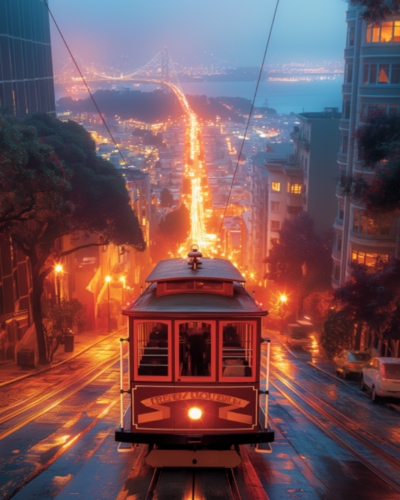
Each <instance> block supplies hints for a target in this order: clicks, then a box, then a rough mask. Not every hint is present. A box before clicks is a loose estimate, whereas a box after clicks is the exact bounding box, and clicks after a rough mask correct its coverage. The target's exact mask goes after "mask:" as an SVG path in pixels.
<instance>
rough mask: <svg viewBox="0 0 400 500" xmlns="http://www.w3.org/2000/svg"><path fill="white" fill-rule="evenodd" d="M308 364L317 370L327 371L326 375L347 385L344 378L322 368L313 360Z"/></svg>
mask: <svg viewBox="0 0 400 500" xmlns="http://www.w3.org/2000/svg"><path fill="white" fill-rule="evenodd" d="M307 364H308V365H310V366H312V367H313V368H315V369H316V370H319V371H320V372H322V373H325V375H328V377H331V378H333V379H334V380H336V382H340V383H341V384H344V385H345V386H346V387H347V384H346V382H345V381H344V380H342V379H341V378H339V377H337V376H336V375H332V373H329V372H327V371H325V370H323V369H322V368H320V367H319V366H317V365H316V364H314V363H312V362H311V361H307Z"/></svg>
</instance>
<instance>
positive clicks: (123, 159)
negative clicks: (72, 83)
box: [43, 0, 167, 244]
mask: <svg viewBox="0 0 400 500" xmlns="http://www.w3.org/2000/svg"><path fill="white" fill-rule="evenodd" d="M43 1H44V4H45V5H46V7H47V10H48V12H49V14H50V17H51V18H52V20H53V22H54V25H55V27H56V28H57V31H58V33H59V35H60V37H61V39H62V41H63V42H64V45H65V48H66V49H67V51H68V53H69V55H70V57H71V59H72V61H73V63H74V65H75V68H76V69H77V71H78V73H79V75H80V77H81V79H82V82H83V83H84V85H85V87H86V89H87V91H88V93H89V95H90V98H91V99H92V101H93V104H94V106H95V108H96V110H97V112H98V114H99V116H100V118H101V120H102V122H103V125H104V126H105V127H106V129H107V132H108V134H109V136H110V137H111V140H112V142H113V143H114V146H115V148H116V149H117V150H118V153H119V155H120V157H121V158H122V161H123V162H124V165H127V162H126V160H125V158H124V156H123V154H122V152H121V150H120V149H119V147H118V144H117V142H116V140H115V138H114V136H113V134H112V132H111V130H110V129H109V127H108V125H107V123H106V121H105V119H104V116H103V115H102V113H101V111H100V109H99V107H98V105H97V102H96V100H95V98H94V96H93V94H92V92H91V90H90V88H89V86H88V84H87V82H86V80H85V77H84V76H83V74H82V72H81V70H80V68H79V66H78V63H77V62H76V59H75V57H74V56H73V54H72V52H71V49H70V48H69V45H68V43H67V41H66V40H65V38H64V35H63V34H62V32H61V29H60V27H59V26H58V24H57V22H56V20H55V18H54V16H53V13H52V11H51V10H50V7H49V4H48V3H47V0H43ZM157 55H158V54H157ZM155 57H157V56H155ZM133 182H134V184H135V186H136V189H137V190H138V191H139V193H140V189H139V186H138V185H137V183H136V179H135V177H134V176H133ZM149 213H150V215H151V217H152V219H153V220H154V222H155V224H156V227H157V229H158V232H159V233H160V234H161V236H162V238H164V240H167V238H166V237H165V236H164V235H163V233H162V231H161V229H160V226H159V225H158V223H157V221H156V219H155V217H154V215H153V214H152V212H151V204H150V207H149ZM138 220H139V217H138ZM149 244H150V242H149Z"/></svg>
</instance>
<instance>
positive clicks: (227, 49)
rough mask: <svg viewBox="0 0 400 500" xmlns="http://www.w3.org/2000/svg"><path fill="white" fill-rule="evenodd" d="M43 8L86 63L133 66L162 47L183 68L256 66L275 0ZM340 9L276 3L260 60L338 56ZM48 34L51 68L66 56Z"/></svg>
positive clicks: (85, 2) (54, 2) (314, 1)
mask: <svg viewBox="0 0 400 500" xmlns="http://www.w3.org/2000/svg"><path fill="white" fill-rule="evenodd" d="M50 8H51V9H52V11H53V14H54V16H55V18H56V21H57V22H58V24H59V25H60V28H61V30H62V31H63V34H64V36H65V38H66V39H67V42H68V43H69V45H70V47H71V49H72V52H73V54H74V55H75V56H80V57H81V58H82V59H83V60H85V61H87V62H92V61H101V60H103V61H104V62H105V63H106V64H108V63H109V62H110V61H113V62H114V64H115V67H118V66H121V67H126V68H133V69H134V68H137V67H140V66H141V65H143V64H144V63H146V62H147V61H148V60H150V59H151V58H152V57H153V56H154V55H155V54H156V53H157V52H159V51H160V50H161V49H162V48H163V47H164V46H166V47H167V48H168V50H169V51H170V54H171V57H172V59H173V60H174V61H175V62H177V63H180V64H187V65H188V66H194V65H198V64H205V65H210V64H211V63H212V62H221V61H224V62H225V61H226V64H227V65H229V66H259V65H260V63H261V60H262V55H263V52H264V49H265V44H266V40H267V37H268V31H269V28H270V23H271V20H272V15H273V11H274V8H275V0H243V1H239V0H229V1H228V0H197V1H194V0H113V1H110V0H67V1H66V0H50ZM346 8H347V4H346V3H345V1H344V0H280V6H279V9H278V14H277V18H276V22H275V26H274V31H273V34H272V38H271V44H270V48H269V52H268V56H267V61H268V62H271V63H279V62H283V63H290V62H302V61H316V62H317V61H318V62H319V61H324V60H334V61H341V60H342V59H343V49H344V43H345V33H346V23H345V11H346ZM51 32H52V44H53V59H54V60H55V68H59V67H60V66H61V65H62V64H64V63H66V62H67V61H68V56H67V53H66V51H65V49H64V47H63V45H62V43H61V41H60V37H59V35H58V33H57V32H56V30H55V29H54V26H53V23H52V22H51ZM119 62H121V63H122V64H121V65H120V64H119Z"/></svg>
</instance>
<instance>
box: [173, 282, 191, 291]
mask: <svg viewBox="0 0 400 500" xmlns="http://www.w3.org/2000/svg"><path fill="white" fill-rule="evenodd" d="M166 285H167V287H166V288H167V290H194V282H193V281H168V282H167V283H166Z"/></svg>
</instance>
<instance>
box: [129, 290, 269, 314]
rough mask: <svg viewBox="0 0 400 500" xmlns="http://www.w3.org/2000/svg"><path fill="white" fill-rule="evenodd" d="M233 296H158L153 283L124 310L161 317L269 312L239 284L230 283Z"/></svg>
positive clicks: (203, 294)
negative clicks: (261, 307)
mask: <svg viewBox="0 0 400 500" xmlns="http://www.w3.org/2000/svg"><path fill="white" fill-rule="evenodd" d="M233 288H234V293H233V296H231V297H229V296H226V295H214V294H208V293H202V294H200V293H191V294H189V293H182V294H175V295H162V296H161V297H160V296H159V297H157V294H156V290H157V285H156V284H155V283H152V284H151V285H150V286H149V287H147V288H146V290H145V291H144V293H143V294H142V295H141V296H140V297H139V298H138V299H137V300H136V301H135V302H134V303H133V304H132V306H131V308H130V309H126V310H125V311H124V314H129V313H134V314H135V315H136V314H138V313H139V314H140V315H143V314H148V313H151V314H152V315H156V314H160V315H162V316H165V317H167V316H177V315H178V314H182V315H185V316H188V315H190V316H204V315H207V316H209V315H213V314H216V315H219V316H220V315H222V314H229V316H236V315H237V316H247V315H248V316H266V315H267V314H268V312H267V311H266V310H265V309H260V307H259V306H258V305H257V304H256V303H255V302H254V300H253V299H252V297H251V296H250V295H249V294H248V293H247V292H246V290H245V289H244V288H243V286H242V285H240V284H239V283H234V284H233Z"/></svg>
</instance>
